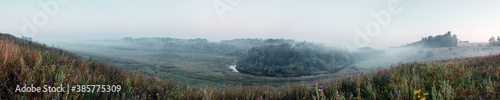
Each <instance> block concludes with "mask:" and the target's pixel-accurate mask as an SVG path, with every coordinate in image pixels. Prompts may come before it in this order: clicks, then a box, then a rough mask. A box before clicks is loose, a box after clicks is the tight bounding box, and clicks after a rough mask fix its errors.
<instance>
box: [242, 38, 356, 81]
mask: <svg viewBox="0 0 500 100" xmlns="http://www.w3.org/2000/svg"><path fill="white" fill-rule="evenodd" d="M355 61H356V58H355V56H354V55H353V54H351V53H349V52H348V51H346V50H340V49H333V48H328V47H325V46H322V45H318V44H314V43H307V42H300V43H296V44H290V43H281V44H265V45H261V46H256V47H253V48H251V49H250V50H248V51H247V53H246V55H245V57H243V58H242V59H241V60H239V61H238V62H237V65H238V67H236V68H237V69H238V71H240V72H241V73H247V74H252V75H259V76H278V77H294V76H303V75H311V74H314V73H322V72H323V73H324V72H336V71H338V70H340V69H343V68H345V67H347V66H349V65H352V64H353V63H354V62H355Z"/></svg>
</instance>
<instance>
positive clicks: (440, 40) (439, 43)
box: [404, 31, 458, 48]
mask: <svg viewBox="0 0 500 100" xmlns="http://www.w3.org/2000/svg"><path fill="white" fill-rule="evenodd" d="M457 44H458V38H457V36H456V35H451V32H450V31H448V32H447V33H446V34H444V35H437V36H434V37H433V36H428V37H422V40H420V41H417V42H413V43H410V44H407V45H404V46H422V47H430V48H439V47H456V46H457Z"/></svg>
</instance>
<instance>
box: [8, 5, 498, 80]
mask: <svg viewBox="0 0 500 100" xmlns="http://www.w3.org/2000/svg"><path fill="white" fill-rule="evenodd" d="M0 2H2V3H0V14H1V15H2V16H0V22H1V23H3V24H0V32H2V33H9V34H12V35H15V36H18V37H21V36H27V37H31V38H33V40H34V41H38V42H41V43H45V44H47V45H48V46H54V47H59V48H62V49H65V50H68V51H71V52H76V53H77V54H80V55H82V56H84V57H90V58H97V59H101V60H104V61H107V62H112V63H117V65H123V64H122V63H120V61H122V60H127V61H129V62H134V61H135V62H138V63H145V64H146V65H147V66H170V65H169V63H166V62H165V61H184V60H186V59H189V60H193V59H194V58H190V57H191V55H190V53H194V55H196V56H200V55H198V54H199V53H198V51H192V52H191V51H190V52H188V53H189V54H186V55H189V56H186V55H183V54H184V53H180V54H177V53H178V51H175V50H174V49H166V50H167V51H161V50H163V49H165V48H171V47H168V46H170V45H166V44H162V43H164V42H161V43H160V42H157V40H154V39H153V40H151V41H143V40H140V39H141V38H146V40H147V39H151V38H162V39H165V38H173V39H181V40H182V41H189V40H188V39H197V38H201V39H207V40H208V42H209V43H206V44H207V45H211V46H212V45H216V46H221V44H214V43H219V42H221V41H224V40H231V39H247V38H250V39H256V38H258V39H269V38H274V39H293V40H295V41H296V42H310V43H318V44H324V45H327V46H329V47H335V48H342V49H346V50H348V51H349V52H350V53H364V54H365V55H362V58H363V59H359V60H357V61H356V62H355V63H354V64H353V66H354V67H356V68H358V69H362V70H370V69H372V68H376V67H382V68H385V67H389V66H392V65H396V64H398V63H405V62H415V61H435V60H444V59H453V58H464V57H473V56H484V55H491V54H496V53H498V49H499V48H498V47H496V46H487V45H488V43H487V42H488V39H489V38H490V37H491V36H498V35H499V33H500V30H499V29H498V27H500V20H498V18H500V13H499V11H500V6H498V5H500V1H487V0H480V1H470V0H441V1H435V0H375V1H374V0H354V1H341V0H316V1H303V0H272V1H269V0H227V1H226V0H194V1H192V0H191V1H163V0H152V1H148V2H144V1H135V0H120V1H117V0H111V1H97V0H70V1H68V2H62V1H55V0H48V1H44V0H42V1H16V0H2V1H0ZM448 31H451V33H452V34H455V35H457V37H458V39H459V40H460V41H469V42H470V43H459V44H458V46H457V47H450V48H448V47H441V48H424V47H399V46H402V45H405V44H408V43H412V42H416V41H419V40H421V39H422V37H427V36H435V35H441V34H444V33H446V32H448ZM125 37H131V38H132V39H135V40H138V39H139V40H138V41H139V42H137V41H136V42H126V41H125V42H124V40H123V39H122V38H125ZM141 43H142V44H141ZM147 43H150V44H151V45H145V44H147ZM165 43H166V42H165ZM194 44H195V43H193V44H189V45H194ZM229 44H230V43H229ZM480 45H481V46H480ZM223 46H225V45H223ZM252 46H256V45H249V47H246V48H243V47H241V46H239V45H238V44H236V45H234V44H233V45H230V46H229V47H235V48H236V47H237V48H239V49H238V50H240V49H241V50H240V51H238V53H244V51H246V50H247V49H249V48H250V47H252ZM229 47H228V48H229ZM364 47H369V48H371V49H370V50H374V51H376V52H378V51H380V52H378V53H380V54H378V53H373V52H372V51H363V50H360V49H361V48H364ZM168 50H173V51H175V52H176V53H172V54H166V55H169V56H172V55H173V56H176V57H179V58H172V59H167V60H165V59H162V57H156V56H155V55H162V54H164V53H165V52H167V53H171V52H170V51H168ZM215 51H216V50H214V51H207V52H208V53H207V54H206V55H203V56H207V57H208V58H214V59H216V58H217V59H219V58H220V59H221V60H220V61H219V60H217V61H204V60H193V62H198V61H199V62H202V63H206V62H217V63H216V64H213V66H221V65H220V64H222V63H225V64H227V66H231V68H230V69H232V70H233V71H235V72H237V71H236V70H234V69H236V68H235V67H233V66H232V65H233V64H234V62H235V60H237V58H238V57H240V56H241V55H240V56H234V55H231V54H221V53H220V52H224V51H219V52H215ZM227 52H229V51H227ZM235 52H236V51H235ZM366 52H368V53H366ZM428 52H432V55H429V54H428ZM125 54H127V55H125ZM221 55H223V56H224V57H219V56H221ZM112 58H113V59H112ZM114 58H119V60H115V59H114ZM106 59H107V60H106ZM110 59H111V60H110ZM179 59H180V60H179ZM222 59H223V60H222ZM228 59H229V60H228ZM226 61H227V62H226ZM190 64H191V63H181V64H171V65H172V66H174V65H175V66H192V65H193V64H191V65H190ZM196 64H198V63H196ZM196 64H194V65H196ZM200 65H201V64H200ZM206 65H211V64H206ZM124 66H134V65H124ZM145 70H153V69H145Z"/></svg>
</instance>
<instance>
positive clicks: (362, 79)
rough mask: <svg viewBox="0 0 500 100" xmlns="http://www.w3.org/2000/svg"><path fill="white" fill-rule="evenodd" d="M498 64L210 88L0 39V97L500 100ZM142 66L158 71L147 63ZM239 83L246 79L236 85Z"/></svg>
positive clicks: (417, 65)
mask: <svg viewBox="0 0 500 100" xmlns="http://www.w3.org/2000/svg"><path fill="white" fill-rule="evenodd" d="M123 61H127V60H123ZM131 63H133V62H131ZM193 64H199V63H193ZM153 66H154V67H167V68H168V67H169V65H153ZM499 66H500V55H492V56H484V57H471V58H462V59H451V60H441V61H433V62H413V63H404V64H399V65H397V66H393V67H390V68H387V69H383V70H379V71H374V72H371V73H359V74H355V75H348V74H346V75H342V76H339V77H324V78H323V79H317V81H314V82H313V81H308V80H303V81H302V82H297V83H294V82H292V83H288V84H283V85H279V86H273V85H253V86H238V87H235V86H227V87H226V86H222V87H209V86H200V85H191V84H189V83H185V82H182V81H174V80H172V79H165V78H159V77H156V76H154V75H148V73H143V72H136V71H132V70H126V69H125V68H121V67H117V66H112V65H109V64H105V63H103V62H100V61H97V60H94V59H89V58H83V57H81V56H77V55H75V54H73V53H70V52H67V51H64V50H61V49H57V48H53V47H47V46H44V45H40V44H38V43H34V42H30V41H26V40H21V39H18V38H15V37H13V36H10V35H5V34H0V80H2V82H0V88H1V89H2V91H1V92H0V98H3V99H176V100H178V99H209V100H220V99H250V100H251V99H288V100H289V99H307V100H310V99H319V98H324V99H336V100H339V99H358V98H359V99H382V100H386V99H403V100H407V99H500V96H498V93H500V84H499V80H500V67H499ZM145 67H150V69H149V70H150V71H152V72H153V71H156V70H155V69H154V68H151V66H145ZM174 69H175V68H174ZM226 72H230V70H227V69H224V70H221V71H220V72H208V73H199V75H200V76H218V75H220V74H221V73H222V74H223V75H224V74H227V73H226ZM194 75H196V74H194ZM186 76H187V75H186ZM249 77H250V76H249ZM265 79H266V78H259V80H265ZM267 79H268V80H270V81H271V80H274V78H267ZM241 80H245V78H242V79H238V80H235V81H241ZM298 80H299V79H297V81H298ZM248 81H252V80H248ZM255 81H256V80H255ZM23 84H30V85H31V84H33V85H34V86H43V85H51V86H55V85H57V84H69V85H93V84H107V85H121V86H122V88H121V91H119V92H114V93H108V92H98V93H77V92H66V93H54V92H53V93H43V92H40V93H37V92H34V93H31V92H30V93H23V92H15V87H16V85H23Z"/></svg>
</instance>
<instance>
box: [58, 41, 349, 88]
mask: <svg viewBox="0 0 500 100" xmlns="http://www.w3.org/2000/svg"><path fill="white" fill-rule="evenodd" d="M104 42H105V43H99V42H96V41H93V42H92V43H88V42H81V43H67V44H64V43H60V44H62V45H61V46H62V47H63V48H68V49H70V51H72V52H75V53H76V54H78V55H81V56H83V57H86V58H92V59H96V60H99V61H102V62H105V63H108V64H111V65H114V66H119V67H121V68H123V69H128V70H134V71H138V72H141V73H143V74H147V75H152V76H156V77H160V78H167V79H173V80H178V81H183V82H187V83H189V84H192V85H203V86H213V87H223V86H224V87H225V86H253V85H273V86H279V85H283V83H290V82H301V81H314V80H320V79H325V78H330V77H338V76H341V75H343V74H354V73H358V72H357V71H356V70H355V69H353V68H352V67H349V68H347V69H344V70H343V71H342V73H335V74H322V75H311V76H302V77H292V78H280V77H267V76H253V75H247V74H241V73H236V72H233V71H232V70H231V69H230V68H229V65H234V64H235V62H236V60H237V59H238V58H237V57H234V56H227V55H216V54H199V53H182V52H154V51H145V50H123V49H116V48H109V47H107V46H109V45H110V44H109V43H107V42H108V41H104ZM89 44H95V45H96V46H92V45H89ZM102 44H107V45H102ZM113 45H114V46H116V44H113Z"/></svg>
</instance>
